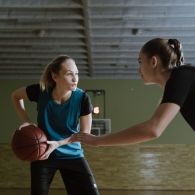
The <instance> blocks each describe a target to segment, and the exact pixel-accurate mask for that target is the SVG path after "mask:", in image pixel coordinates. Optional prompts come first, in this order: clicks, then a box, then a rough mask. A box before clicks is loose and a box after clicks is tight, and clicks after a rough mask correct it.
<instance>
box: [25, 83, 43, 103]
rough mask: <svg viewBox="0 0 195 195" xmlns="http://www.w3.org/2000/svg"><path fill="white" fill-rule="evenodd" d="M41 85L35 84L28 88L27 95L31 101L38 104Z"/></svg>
mask: <svg viewBox="0 0 195 195" xmlns="http://www.w3.org/2000/svg"><path fill="white" fill-rule="evenodd" d="M40 90H41V89H40V85H39V84H33V85H29V86H27V87H26V93H27V96H28V99H29V100H30V101H34V102H37V101H38V98H39V95H40Z"/></svg>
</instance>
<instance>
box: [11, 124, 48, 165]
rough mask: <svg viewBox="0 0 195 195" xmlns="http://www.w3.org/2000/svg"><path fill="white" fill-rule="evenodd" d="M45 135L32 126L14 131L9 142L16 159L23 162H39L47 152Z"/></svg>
mask: <svg viewBox="0 0 195 195" xmlns="http://www.w3.org/2000/svg"><path fill="white" fill-rule="evenodd" d="M46 141H47V137H46V135H45V133H44V132H43V131H42V130H41V129H40V128H39V127H36V126H34V125H28V126H26V127H22V128H21V130H16V131H15V133H14V135H13V137H12V141H11V147H12V150H13V152H14V154H15V155H16V157H17V158H19V159H20V160H24V161H30V162H32V161H36V160H39V158H40V156H42V155H43V154H44V153H45V151H46V150H47V143H46Z"/></svg>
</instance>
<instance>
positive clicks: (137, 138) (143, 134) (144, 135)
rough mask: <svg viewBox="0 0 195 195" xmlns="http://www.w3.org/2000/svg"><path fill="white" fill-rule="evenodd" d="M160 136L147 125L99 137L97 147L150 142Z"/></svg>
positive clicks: (142, 124) (143, 124)
mask: <svg viewBox="0 0 195 195" xmlns="http://www.w3.org/2000/svg"><path fill="white" fill-rule="evenodd" d="M157 137H158V136H157V135H156V134H155V133H154V131H152V130H151V127H149V126H147V125H146V123H141V124H139V125H136V126H133V127H130V128H127V129H124V130H122V131H119V132H116V133H112V134H108V135H104V136H100V137H97V139H96V146H112V145H127V144H136V143H141V142H146V141H150V140H152V139H155V138H157Z"/></svg>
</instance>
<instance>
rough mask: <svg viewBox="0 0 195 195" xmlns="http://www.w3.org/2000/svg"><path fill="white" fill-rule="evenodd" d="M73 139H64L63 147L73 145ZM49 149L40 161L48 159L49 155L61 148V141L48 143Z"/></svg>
mask: <svg viewBox="0 0 195 195" xmlns="http://www.w3.org/2000/svg"><path fill="white" fill-rule="evenodd" d="M70 139H71V137H69V138H66V139H63V145H65V144H69V143H71V141H70ZM47 144H48V149H47V151H46V152H45V153H44V154H43V155H42V156H41V157H40V158H39V160H46V159H48V157H49V155H50V154H51V153H52V152H53V151H54V150H55V149H56V148H58V147H59V146H61V145H62V144H61V141H47Z"/></svg>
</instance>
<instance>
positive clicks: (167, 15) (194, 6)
mask: <svg viewBox="0 0 195 195" xmlns="http://www.w3.org/2000/svg"><path fill="white" fill-rule="evenodd" d="M155 37H169V38H178V39H179V40H180V41H181V42H182V43H183V48H184V56H185V60H186V62H189V63H193V62H195V0H0V79H38V78H39V77H40V75H41V72H42V70H43V68H44V66H45V65H46V64H47V63H48V62H49V61H51V60H52V59H53V58H54V57H56V56H57V55H60V54H67V55H70V56H71V57H73V58H74V59H75V61H76V64H77V66H78V69H79V72H80V78H81V79H82V78H83V79H85V78H89V79H93V78H108V79H109V78H111V79H127V78H128V79H137V78H139V75H138V71H137V69H138V63H137V57H138V52H139V50H140V48H141V46H142V45H143V44H144V43H145V42H146V41H148V40H149V39H151V38H155Z"/></svg>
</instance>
